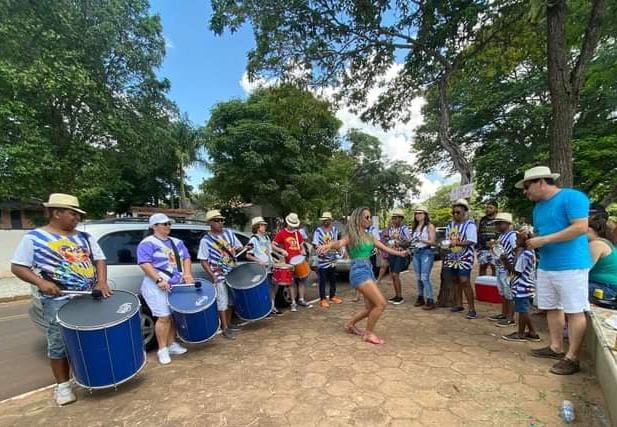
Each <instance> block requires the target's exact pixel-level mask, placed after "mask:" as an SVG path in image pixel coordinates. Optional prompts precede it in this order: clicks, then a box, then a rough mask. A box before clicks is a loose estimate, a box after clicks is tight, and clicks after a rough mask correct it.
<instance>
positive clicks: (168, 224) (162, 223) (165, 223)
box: [157, 222, 171, 227]
mask: <svg viewBox="0 0 617 427" xmlns="http://www.w3.org/2000/svg"><path fill="white" fill-rule="evenodd" d="M157 225H165V226H167V227H171V222H159V223H158V224H157Z"/></svg>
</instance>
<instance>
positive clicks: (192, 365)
mask: <svg viewBox="0 0 617 427" xmlns="http://www.w3.org/2000/svg"><path fill="white" fill-rule="evenodd" d="M403 277H404V280H403V283H404V286H405V294H404V295H405V297H406V298H407V301H408V303H406V304H403V305H400V306H391V305H390V306H388V308H387V310H386V313H385V315H384V317H383V319H382V321H380V323H379V325H378V330H377V333H378V334H379V335H380V336H382V337H383V338H384V339H385V340H386V344H385V345H383V346H373V345H370V344H366V343H363V342H361V341H360V339H359V338H358V337H355V336H352V335H349V334H347V333H345V332H344V331H343V328H342V327H343V323H344V321H345V320H346V319H347V318H348V317H349V316H350V314H351V313H352V311H353V310H355V309H357V308H359V307H360V303H353V302H351V297H352V296H353V294H352V292H351V291H350V290H349V289H348V288H347V287H344V288H345V291H344V292H343V296H344V297H345V302H344V303H343V304H342V305H340V306H332V308H330V309H329V310H324V309H320V308H317V307H315V308H312V309H309V310H301V311H299V312H298V313H286V314H285V315H284V316H283V317H280V318H276V319H271V320H264V321H261V322H258V323H256V324H252V325H249V326H247V327H245V328H244V330H243V331H242V332H240V333H239V336H238V339H237V340H236V341H227V340H224V339H223V338H222V337H220V336H218V337H216V338H215V339H214V340H213V341H212V342H211V343H208V344H204V345H199V346H191V348H190V352H189V353H187V354H186V355H184V356H178V357H175V358H174V359H173V362H172V364H171V365H168V366H166V367H163V366H160V365H158V363H157V362H156V360H155V355H154V354H149V362H148V365H147V366H146V368H145V369H144V371H143V372H142V373H141V374H140V375H139V376H138V377H137V378H136V379H134V380H133V381H131V382H129V383H127V384H125V385H122V386H120V387H119V389H118V391H113V390H109V391H97V392H94V393H93V394H88V393H87V392H85V391H83V390H79V392H78V397H79V399H80V400H79V401H78V402H77V403H75V404H72V405H69V406H67V407H64V408H57V407H55V405H54V404H53V402H52V400H51V392H50V391H44V392H40V393H36V394H34V395H31V396H29V397H26V398H24V399H21V400H16V401H11V402H6V403H4V404H2V405H0V425H64V426H72V425H76V426H77V425H78V426H83V425H146V426H154V425H191V426H192V425H195V426H198V425H199V426H219V425H220V426H244V425H254V426H277V425H294V426H305V425H306V426H309V425H326V426H339V425H341V426H343V425H345V426H346V425H365V426H380V425H393V426H394V425H401V426H410V425H442V426H458V425H470V426H479V425H499V426H509V425H514V426H519V425H520V426H528V425H536V426H537V425H560V420H559V418H558V408H559V405H560V403H561V401H562V400H563V399H570V400H572V401H573V402H574V405H575V408H576V411H577V419H578V423H579V424H580V425H585V426H594V425H598V426H600V425H602V422H601V420H602V414H603V412H604V408H603V405H604V403H603V398H602V394H601V391H600V389H599V386H598V383H597V382H596V380H595V378H594V377H593V376H592V375H591V369H590V367H589V366H587V365H585V366H584V372H583V373H580V374H577V375H573V376H569V377H559V376H555V375H552V374H550V373H548V369H549V367H550V366H551V365H552V363H553V361H550V360H541V359H535V358H532V357H530V356H528V351H529V349H530V348H532V347H536V346H541V345H543V344H545V343H546V340H544V341H543V343H535V344H527V343H523V344H521V343H508V342H505V341H503V340H501V339H499V335H501V334H503V333H504V332H509V330H508V329H504V328H496V327H495V326H494V324H493V323H491V322H488V321H487V320H486V315H488V314H491V313H493V312H494V310H495V309H496V308H497V307H496V306H493V305H489V304H480V305H479V312H480V314H481V315H482V318H480V319H476V320H466V319H465V318H464V317H463V315H462V314H451V313H449V312H448V311H447V310H444V309H439V310H434V311H432V312H426V311H423V310H420V309H418V308H414V307H413V304H411V303H409V302H410V301H413V299H414V295H413V294H414V293H415V286H413V287H412V286H410V283H411V280H412V279H413V276H412V275H411V274H407V275H404V276H403ZM383 288H384V293H385V294H386V296H390V295H391V289H390V286H388V285H387V284H385V285H383ZM412 288H413V289H412ZM435 288H438V286H435ZM536 320H537V323H538V325H539V330H540V331H541V333H542V336H543V338H545V337H546V332H545V331H546V327H545V320H544V319H541V318H540V319H536Z"/></svg>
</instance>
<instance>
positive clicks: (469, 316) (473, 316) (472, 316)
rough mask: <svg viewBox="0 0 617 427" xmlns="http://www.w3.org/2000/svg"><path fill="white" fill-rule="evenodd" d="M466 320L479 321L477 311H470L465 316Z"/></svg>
mask: <svg viewBox="0 0 617 427" xmlns="http://www.w3.org/2000/svg"><path fill="white" fill-rule="evenodd" d="M465 318H466V319H477V318H478V313H476V310H469V311H468V312H467V314H466V315H465Z"/></svg>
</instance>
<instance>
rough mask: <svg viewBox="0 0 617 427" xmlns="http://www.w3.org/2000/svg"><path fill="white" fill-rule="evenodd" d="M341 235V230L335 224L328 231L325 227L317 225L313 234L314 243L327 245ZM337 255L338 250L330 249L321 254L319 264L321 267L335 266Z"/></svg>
mask: <svg viewBox="0 0 617 427" xmlns="http://www.w3.org/2000/svg"><path fill="white" fill-rule="evenodd" d="M339 237H340V236H339V231H338V229H337V228H336V227H335V226H332V227H330V230H328V231H326V230H324V228H323V227H317V229H316V230H315V233H314V234H313V245H315V246H321V245H325V244H327V243H329V242H331V241H333V240H338V239H339ZM336 256H337V252H336V251H328V252H327V253H325V254H322V255H319V257H318V262H317V266H318V267H319V268H329V267H334V265H333V262H334V261H336Z"/></svg>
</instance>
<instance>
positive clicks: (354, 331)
mask: <svg viewBox="0 0 617 427" xmlns="http://www.w3.org/2000/svg"><path fill="white" fill-rule="evenodd" d="M345 331H346V332H347V333H349V334H352V335H358V336H360V337H361V336H363V335H364V331H363V330H362V329H360V328H358V327H357V326H356V325H353V326H350V325H345Z"/></svg>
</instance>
